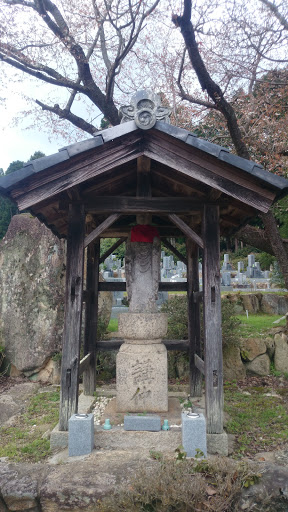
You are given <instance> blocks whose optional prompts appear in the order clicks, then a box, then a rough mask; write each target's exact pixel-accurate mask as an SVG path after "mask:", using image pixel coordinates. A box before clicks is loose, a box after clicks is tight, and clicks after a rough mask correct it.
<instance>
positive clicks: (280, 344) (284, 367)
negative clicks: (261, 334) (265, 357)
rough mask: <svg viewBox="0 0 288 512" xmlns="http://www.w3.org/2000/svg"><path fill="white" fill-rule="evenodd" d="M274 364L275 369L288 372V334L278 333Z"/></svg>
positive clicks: (275, 339)
mask: <svg viewBox="0 0 288 512" xmlns="http://www.w3.org/2000/svg"><path fill="white" fill-rule="evenodd" d="M274 341H275V354H274V365H275V370H278V371H280V372H288V337H287V336H286V334H284V333H282V334H276V335H275V338H274Z"/></svg>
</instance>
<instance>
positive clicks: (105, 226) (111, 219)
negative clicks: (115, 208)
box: [84, 213, 120, 247]
mask: <svg viewBox="0 0 288 512" xmlns="http://www.w3.org/2000/svg"><path fill="white" fill-rule="evenodd" d="M119 217H120V215H119V214H118V213H114V214H113V215H109V217H108V218H107V219H105V220H104V222H102V223H101V224H100V226H97V228H96V229H94V230H93V231H92V232H91V233H89V235H87V236H86V237H85V241H84V247H87V246H88V245H89V244H90V243H91V242H93V241H94V240H96V238H98V237H99V236H100V235H101V233H103V231H105V230H106V229H108V228H109V227H110V226H111V225H112V224H114V222H116V220H117V219H119Z"/></svg>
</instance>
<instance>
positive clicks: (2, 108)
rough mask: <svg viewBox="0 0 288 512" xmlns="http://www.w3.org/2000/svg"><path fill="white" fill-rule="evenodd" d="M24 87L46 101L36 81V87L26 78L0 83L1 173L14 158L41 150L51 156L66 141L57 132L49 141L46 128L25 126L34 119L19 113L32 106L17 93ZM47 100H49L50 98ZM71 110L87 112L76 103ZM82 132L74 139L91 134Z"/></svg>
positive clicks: (27, 158) (31, 95) (32, 96)
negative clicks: (16, 121) (14, 82)
mask: <svg viewBox="0 0 288 512" xmlns="http://www.w3.org/2000/svg"><path fill="white" fill-rule="evenodd" d="M12 72H13V70H12ZM44 87H45V86H44ZM25 89H28V90H29V96H30V97H31V98H33V99H35V98H37V99H41V100H42V101H43V100H44V101H45V93H46V90H45V89H44V88H43V87H42V84H41V83H39V82H38V83H37V84H35V88H34V86H33V84H31V82H29V81H26V82H25V80H24V81H21V82H18V83H16V84H13V83H12V82H10V83H9V82H6V83H2V84H0V137H1V138H0V168H2V169H4V172H5V171H6V169H7V167H8V166H9V164H10V163H11V162H13V161H14V160H23V161H24V162H26V161H27V160H29V158H30V156H31V155H33V154H34V153H35V151H42V152H43V153H44V154H45V155H51V154H53V153H57V151H58V149H60V148H62V147H64V146H67V145H68V144H69V142H67V140H65V139H63V138H62V137H61V136H60V135H56V134H55V135H53V134H52V136H50V141H49V140H48V134H47V133H46V131H47V130H46V131H45V130H44V129H43V131H41V129H40V128H39V127H35V128H34V129H27V126H30V125H32V124H33V119H32V118H29V117H25V116H23V114H22V111H23V110H25V109H26V110H27V109H29V108H31V105H29V104H27V103H26V102H25V100H24V98H22V96H21V95H20V94H21V92H23V90H24V91H25ZM18 91H19V92H20V94H19V93H18ZM3 98H5V101H3ZM1 100H2V101H1ZM47 102H48V103H49V101H47ZM52 104H53V103H52ZM73 107H74V106H73ZM39 109H40V107H39ZM73 111H74V113H76V114H78V115H82V114H83V115H84V117H85V115H86V113H85V112H84V111H83V109H82V108H81V105H80V104H79V102H78V103H76V104H75V107H74V108H73ZM15 117H16V118H18V120H19V123H18V125H17V126H13V118H15ZM97 121H98V119H97ZM99 122H100V121H99ZM81 135H82V133H81ZM81 135H79V138H77V140H81V139H88V138H90V137H91V135H89V134H88V133H84V132H83V135H82V136H81Z"/></svg>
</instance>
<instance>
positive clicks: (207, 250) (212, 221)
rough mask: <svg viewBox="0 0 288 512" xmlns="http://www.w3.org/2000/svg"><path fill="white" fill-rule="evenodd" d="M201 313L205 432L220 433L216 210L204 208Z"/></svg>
mask: <svg viewBox="0 0 288 512" xmlns="http://www.w3.org/2000/svg"><path fill="white" fill-rule="evenodd" d="M203 239H204V257H203V291H204V300H203V309H204V345H205V397H206V399H205V406H206V421H207V432H208V433H209V434H218V433H222V432H223V362H222V332H221V292H220V235H219V208H218V207H217V206H205V207H204V215H203Z"/></svg>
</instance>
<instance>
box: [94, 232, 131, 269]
mask: <svg viewBox="0 0 288 512" xmlns="http://www.w3.org/2000/svg"><path fill="white" fill-rule="evenodd" d="M126 240H127V237H126V236H122V237H121V238H119V240H117V242H115V244H113V245H111V247H110V249H108V250H107V251H106V252H105V253H104V254H103V256H101V257H100V259H99V263H103V262H104V261H105V260H106V258H108V257H109V256H110V254H112V252H113V251H115V250H116V249H117V248H118V247H119V246H120V245H122V244H123V243H124V242H126Z"/></svg>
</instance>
